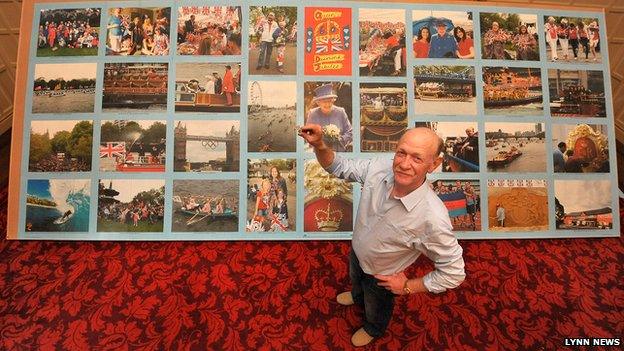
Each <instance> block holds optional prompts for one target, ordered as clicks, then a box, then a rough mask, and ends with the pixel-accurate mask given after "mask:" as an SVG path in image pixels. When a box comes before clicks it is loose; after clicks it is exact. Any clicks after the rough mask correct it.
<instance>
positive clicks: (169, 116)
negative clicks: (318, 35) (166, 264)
mask: <svg viewBox="0 0 624 351" xmlns="http://www.w3.org/2000/svg"><path fill="white" fill-rule="evenodd" d="M216 5H228V6H241V10H242V11H241V12H242V16H243V20H242V21H241V33H242V43H241V44H242V45H241V49H242V50H243V52H245V51H244V50H247V48H248V46H249V45H248V44H249V43H248V40H249V39H248V36H247V35H246V34H247V33H248V21H247V18H248V15H249V7H250V6H267V5H271V6H296V7H297V8H298V11H297V20H298V22H297V23H298V29H297V30H298V43H297V63H298V65H297V75H296V76H283V77H282V76H262V75H258V76H255V75H254V76H249V75H248V74H247V67H248V57H247V55H244V54H243V55H240V56H206V57H201V56H180V55H177V54H176V50H175V46H174V45H175V40H176V35H175V34H174V33H176V32H177V26H176V23H177V17H178V11H177V9H178V7H181V6H216ZM118 6H119V7H130V6H131V7H171V31H170V33H171V35H170V37H171V38H170V40H171V47H172V49H171V50H170V54H169V55H168V56H163V57H145V56H138V57H131V58H128V57H111V56H105V55H104V53H105V47H104V46H105V38H106V28H105V23H106V21H107V17H108V11H109V9H110V8H112V7H118ZM82 7H100V8H101V9H102V12H101V13H102V15H101V25H100V47H99V50H98V55H97V56H85V57H37V56H36V45H37V28H38V23H39V13H40V10H41V9H48V8H82ZM305 7H340V8H344V7H350V8H351V12H352V20H351V23H352V29H353V30H352V43H355V44H358V45H357V46H355V48H352V50H353V53H352V76H351V77H346V76H323V77H320V76H304V74H303V62H304V55H303V48H304V46H303V40H304V39H303V38H304V35H303V34H304V8H305ZM360 8H391V9H403V10H405V23H406V28H405V29H406V42H408V43H410V42H411V38H412V34H413V33H412V28H411V25H409V24H410V23H411V22H412V10H434V11H436V10H438V11H441V10H445V11H471V12H473V27H474V33H475V37H474V46H475V54H476V56H477V57H480V55H481V35H480V20H479V14H480V13H481V12H485V13H487V12H509V13H523V14H535V15H536V16H537V25H538V27H537V28H538V33H539V35H540V39H539V52H540V61H530V62H529V61H527V62H522V61H502V60H500V61H499V60H481V59H478V58H475V59H470V60H454V59H440V60H435V61H434V60H430V59H415V58H414V57H413V55H411V54H410V51H411V50H409V51H408V55H407V73H406V76H405V77H360V76H359V69H358V55H357V51H356V50H357V47H358V46H359V25H358V18H359V9H360ZM34 9H35V11H34V17H33V23H32V26H31V33H30V35H31V45H30V49H29V50H30V51H29V53H30V55H29V56H30V61H29V62H28V71H27V72H28V73H27V74H28V78H27V79H28V84H27V86H26V89H27V93H26V101H25V104H24V105H25V111H24V112H25V113H24V126H25V127H24V130H23V131H22V133H23V135H22V140H23V142H24V147H23V150H22V163H21V170H20V172H21V178H20V185H21V189H23V190H22V193H21V194H20V195H19V209H20V210H19V218H18V234H17V238H18V239H36V240H129V241H133V240H333V239H350V238H351V233H350V232H341V233H318V232H314V233H310V232H303V216H302V214H303V199H304V197H305V189H304V188H303V167H304V161H305V160H307V159H310V158H313V154H311V153H306V152H304V151H303V150H304V149H303V142H302V141H301V140H300V139H298V140H297V144H296V145H297V146H296V152H289V153H266V154H260V153H249V152H248V151H247V142H246V140H247V119H246V118H245V111H246V105H245V104H246V101H247V86H248V82H250V81H252V80H276V81H283V80H295V81H296V82H297V89H298V91H300V92H301V91H303V82H305V81H308V80H317V81H318V80H327V81H350V82H351V83H352V87H353V89H352V96H353V103H352V107H353V126H354V130H355V131H356V132H355V133H354V152H353V153H352V156H353V157H361V158H373V157H377V156H384V157H391V155H390V154H379V153H368V152H366V153H362V152H360V135H359V132H357V131H359V120H360V119H359V114H357V113H356V111H359V107H360V106H359V105H360V104H359V98H358V97H359V85H360V83H366V82H382V81H383V82H397V83H404V84H406V85H407V88H408V100H409V101H408V126H413V125H414V122H415V121H416V120H422V119H423V118H422V117H421V118H418V116H416V115H415V113H414V92H413V84H412V83H411V80H412V79H411V74H412V67H414V66H415V65H431V64H436V65H466V66H473V67H474V68H475V76H476V82H475V83H476V86H477V87H479V86H481V84H482V68H483V67H484V66H510V67H536V68H540V69H541V74H542V91H543V96H544V106H545V107H544V113H543V115H540V116H530V117H528V116H527V117H513V118H512V117H501V116H493V115H487V116H485V115H484V109H483V104H482V102H481V101H483V96H482V91H481V89H477V102H476V103H477V115H476V116H451V117H446V116H445V117H439V116H425V118H430V119H431V120H438V121H449V122H451V121H471V122H475V121H476V122H477V125H478V128H479V131H483V130H484V124H485V123H487V122H501V121H503V120H505V121H510V122H511V121H517V122H533V123H536V122H539V123H544V128H545V130H546V137H547V138H546V142H545V146H546V155H547V168H546V172H543V173H489V172H487V169H486V167H485V166H484V165H485V163H486V162H485V161H486V160H485V152H484V150H485V140H484V138H480V140H479V148H480V150H482V151H481V152H480V153H481V156H480V165H481V168H480V172H479V173H436V174H434V175H433V176H432V177H431V178H432V179H474V180H478V181H479V183H480V187H481V209H482V210H484V209H486V210H487V208H488V196H487V195H488V191H487V183H488V180H490V179H527V178H528V179H546V180H547V189H548V201H549V202H548V206H549V230H548V231H543V232H513V233H499V232H490V231H488V230H486V229H485V228H488V218H487V215H483V211H482V230H481V231H477V232H457V237H458V238H460V239H512V238H572V237H609V236H619V228H620V225H621V224H620V218H619V206H618V195H620V194H621V193H620V192H619V190H618V188H617V182H616V181H615V179H616V177H615V175H616V155H615V145H616V144H615V132H614V127H613V126H614V117H613V116H614V114H613V105H612V99H613V97H612V91H611V81H610V69H609V55H608V47H607V45H606V44H607V40H606V38H607V33H606V24H605V23H606V22H605V16H604V13H603V12H591V11H562V10H558V9H557V10H555V9H536V8H521V7H500V6H480V5H477V4H474V5H473V4H463V5H444V4H408V3H403V4H400V3H369V2H365V3H357V2H351V1H349V2H337V1H310V2H309V3H307V4H305V5H304V4H302V3H299V4H293V3H292V2H288V1H283V0H272V1H269V2H268V3H266V2H264V3H263V2H259V1H248V0H240V1H236V2H235V3H232V2H229V1H224V0H217V1H214V2H211V3H210V4H206V3H205V2H201V1H198V0H188V1H123V2H113V1H101V2H73V3H58V4H55V3H35V4H34ZM552 14H557V15H560V16H569V17H596V18H598V21H599V25H600V27H601V30H600V41H601V55H602V62H600V63H577V64H572V63H560V62H548V61H546V60H547V56H546V50H547V47H546V44H545V42H544V40H543V17H544V16H548V15H552ZM356 29H357V30H356ZM23 35H28V34H25V33H24V34H23ZM352 47H353V45H352ZM408 47H409V45H408ZM64 62H67V63H70V62H96V63H97V65H98V71H97V72H98V76H97V79H96V98H95V112H94V113H93V114H90V113H86V114H32V113H31V111H32V93H31V92H32V88H33V79H32V76H33V74H34V65H35V64H38V63H64ZM107 62H163V63H168V64H169V70H170V74H169V94H168V104H167V111H166V112H160V113H149V114H147V115H142V114H141V115H136V114H132V113H106V112H104V113H103V112H102V110H101V100H102V94H101V90H102V87H103V78H102V74H101V73H102V72H103V69H104V64H105V63H107ZM179 62H210V63H212V62H215V63H218V62H241V68H242V79H241V112H240V113H215V114H210V115H207V114H201V115H200V114H192V113H179V114H175V113H174V102H173V100H174V89H175V85H174V81H175V64H176V63H179ZM552 68H557V69H584V70H601V71H602V72H603V75H604V82H605V96H606V100H607V117H606V118H575V119H570V118H565V119H562V118H551V117H550V112H549V111H550V109H549V95H548V69H552ZM410 87H411V88H410ZM204 118H205V119H209V120H220V119H237V120H239V121H240V135H241V143H240V151H241V155H240V162H241V164H240V171H239V172H228V173H223V174H201V175H195V174H193V175H190V174H184V173H180V172H173V122H174V121H178V120H187V119H188V120H197V119H204ZM303 118H304V117H303V95H302V94H299V95H298V97H297V124H302V123H303ZM56 119H61V120H70V119H71V120H73V119H88V120H92V121H93V133H94V138H93V161H92V170H91V171H90V172H77V173H68V172H64V173H48V172H32V173H31V172H28V151H29V143H30V135H29V127H27V126H30V122H31V121H33V120H56ZM110 119H150V120H152V119H153V120H166V121H167V122H168V123H167V126H168V127H167V144H166V147H167V165H166V171H165V172H164V174H162V173H154V174H149V173H144V174H120V173H115V172H99V157H97V156H99V150H98V147H99V135H100V133H99V132H100V125H101V122H102V121H104V120H110ZM572 122H574V123H577V122H578V123H580V122H582V123H588V124H607V125H608V128H609V133H608V143H609V146H610V154H609V161H610V166H611V172H610V173H606V174H554V173H553V171H552V170H553V165H552V157H550V153H551V151H550V150H552V148H553V145H552V141H551V136H552V135H551V134H552V133H551V126H552V124H560V123H564V124H571V123H572ZM259 156H261V157H263V158H281V157H283V158H296V159H297V206H296V214H297V215H298V218H297V221H296V222H297V226H296V231H294V232H286V233H247V232H245V231H244V229H245V221H246V218H243V217H241V218H239V231H238V232H228V233H192V232H171V230H170V229H171V211H172V201H171V200H167V201H166V202H165V217H164V218H165V220H164V223H163V228H164V231H163V232H162V233H111V232H106V233H103V232H97V231H96V228H97V183H98V179H100V178H104V179H108V178H113V179H130V178H139V179H163V178H164V180H165V198H166V199H171V197H172V184H173V180H174V179H233V180H239V182H240V192H239V212H240V213H246V209H247V206H246V194H245V192H246V188H247V187H246V185H247V177H246V173H247V159H248V158H258V157H259ZM85 177H87V178H91V186H92V187H91V208H90V226H89V231H88V232H79V233H59V232H26V231H25V228H24V226H25V223H24V222H25V207H26V189H27V182H28V180H29V179H55V178H63V179H69V178H76V179H79V178H85ZM560 179H578V180H610V181H611V182H612V186H611V189H612V199H611V208H612V209H613V229H610V230H593V231H589V230H575V231H572V230H556V229H555V224H554V181H555V180H560ZM359 198H360V187H358V186H357V185H354V193H353V199H354V206H353V208H354V219H355V212H356V209H357V203H358V201H359ZM486 213H487V211H486Z"/></svg>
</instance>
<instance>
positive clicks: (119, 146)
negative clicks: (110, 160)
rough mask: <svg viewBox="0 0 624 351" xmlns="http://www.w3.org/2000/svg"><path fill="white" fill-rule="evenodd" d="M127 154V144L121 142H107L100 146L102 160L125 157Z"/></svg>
mask: <svg viewBox="0 0 624 351" xmlns="http://www.w3.org/2000/svg"><path fill="white" fill-rule="evenodd" d="M125 154H126V143H125V142H123V141H121V142H107V143H102V144H101V145H100V158H102V157H113V156H119V157H123V156H124V155H125Z"/></svg>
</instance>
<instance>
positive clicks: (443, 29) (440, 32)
mask: <svg viewBox="0 0 624 351" xmlns="http://www.w3.org/2000/svg"><path fill="white" fill-rule="evenodd" d="M437 29H438V35H439V36H443V35H444V34H446V26H438V27H437Z"/></svg>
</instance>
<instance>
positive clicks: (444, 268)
mask: <svg viewBox="0 0 624 351" xmlns="http://www.w3.org/2000/svg"><path fill="white" fill-rule="evenodd" d="M429 229H430V231H429V234H428V235H427V236H426V237H425V238H424V240H423V243H422V244H423V246H424V248H425V252H424V254H425V255H426V256H427V257H429V259H430V260H431V261H433V262H434V264H435V269H434V270H433V271H431V272H429V273H428V274H426V275H425V276H424V277H423V283H424V285H425V288H427V290H429V292H432V293H435V294H439V293H441V292H444V291H446V290H447V289H453V288H456V287H458V286H459V285H460V284H461V283H462V282H463V281H464V279H465V278H466V272H465V271H464V258H463V256H462V254H463V250H462V247H461V246H459V243H458V242H457V238H455V235H454V234H453V232H452V231H451V229H452V228H451V227H450V226H449V225H447V224H446V223H444V224H438V225H432V226H431V227H430V228H429Z"/></svg>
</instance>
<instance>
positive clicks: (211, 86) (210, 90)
mask: <svg viewBox="0 0 624 351" xmlns="http://www.w3.org/2000/svg"><path fill="white" fill-rule="evenodd" d="M214 93H215V86H214V80H212V79H210V80H209V81H207V82H206V94H214Z"/></svg>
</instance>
